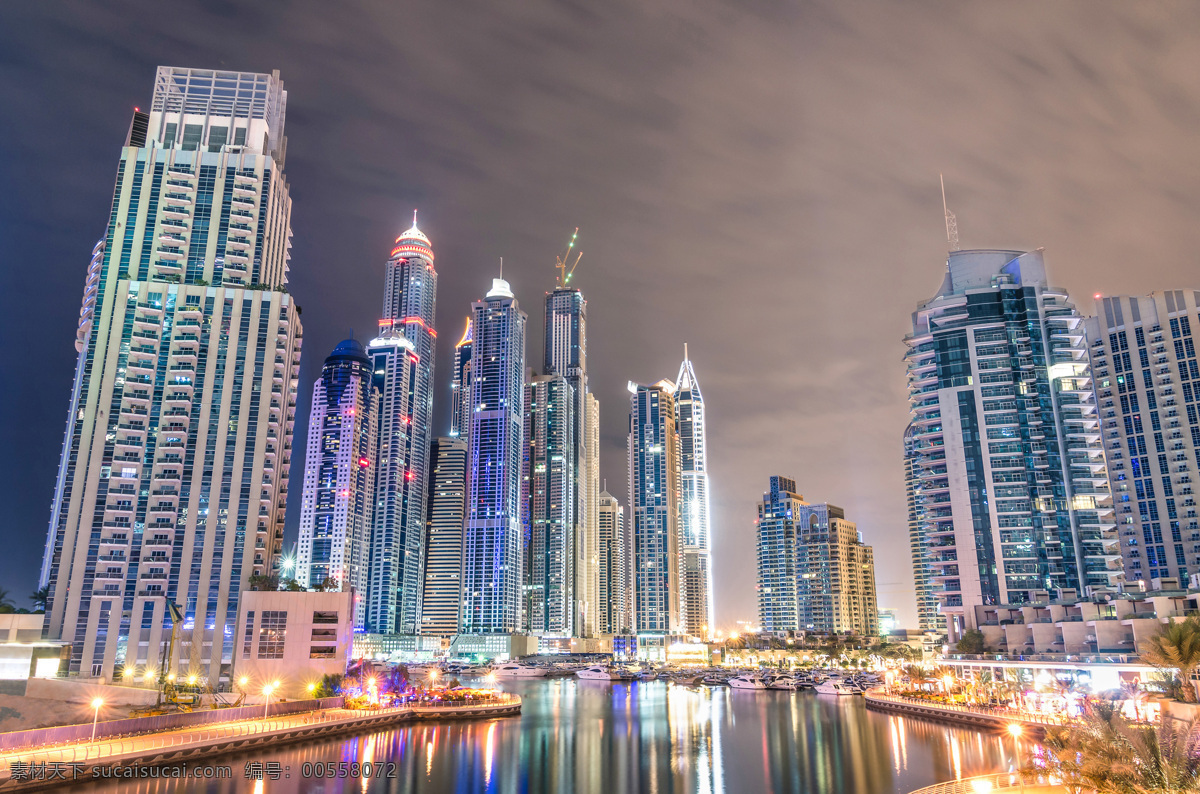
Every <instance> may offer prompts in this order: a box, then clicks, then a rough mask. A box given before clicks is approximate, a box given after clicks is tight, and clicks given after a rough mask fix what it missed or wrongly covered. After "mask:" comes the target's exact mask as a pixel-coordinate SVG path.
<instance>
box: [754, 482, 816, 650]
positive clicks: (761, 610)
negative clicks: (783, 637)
mask: <svg viewBox="0 0 1200 794" xmlns="http://www.w3.org/2000/svg"><path fill="white" fill-rule="evenodd" d="M802 504H805V502H804V497H802V496H800V494H799V493H797V492H796V481H795V480H791V479H788V478H787V477H772V478H771V490H769V491H768V492H767V493H765V494H763V498H762V501H761V502H760V503H759V505H758V520H757V521H756V522H755V523H756V524H757V548H756V558H757V562H758V583H757V586H756V589H757V591H758V622H759V625H760V626H762V630H763V631H770V632H776V633H782V632H788V631H797V630H798V629H799V628H800V617H799V613H800V605H799V603H798V602H797V600H796V598H797V595H796V593H797V585H798V580H797V578H796V542H797V534H798V533H797V528H796V521H797V517H798V515H799V510H800V505H802Z"/></svg>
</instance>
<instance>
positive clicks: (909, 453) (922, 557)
mask: <svg viewBox="0 0 1200 794" xmlns="http://www.w3.org/2000/svg"><path fill="white" fill-rule="evenodd" d="M914 430H915V428H914V426H913V425H911V424H910V425H909V426H908V427H907V428H906V429H905V431H904V495H905V504H906V505H907V517H908V545H909V553H910V554H911V555H912V564H913V583H914V584H915V585H916V597H917V624H918V626H919V628H920V629H921V631H934V632H941V631H944V630H945V627H944V626H943V625H942V620H941V616H940V615H938V600H937V597H936V596H935V595H934V593H933V583H932V582H931V581H930V577H929V561H928V557H929V553H930V550H929V548H928V547H927V546H926V545H925V536H924V533H923V530H922V527H923V526H924V525H925V521H926V516H925V501H924V498H923V497H922V495H921V490H920V487H919V485H920V480H919V479H918V478H917V475H916V466H915V462H916V446H915V443H914Z"/></svg>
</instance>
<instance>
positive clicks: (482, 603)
mask: <svg viewBox="0 0 1200 794" xmlns="http://www.w3.org/2000/svg"><path fill="white" fill-rule="evenodd" d="M471 308H472V311H473V315H472V321H471V326H472V330H473V335H474V342H473V346H472V355H471V374H472V377H471V430H470V433H469V434H468V441H467V444H468V454H467V467H468V477H467V517H466V529H465V532H464V538H463V610H462V614H461V616H460V621H461V626H462V631H463V633H468V634H501V633H511V632H514V631H517V630H518V629H519V627H520V622H521V621H520V619H521V588H522V578H523V577H522V573H523V567H522V563H521V517H520V498H521V455H522V444H521V440H522V430H523V424H524V402H525V322H526V316H525V313H524V312H522V311H521V309H520V307H519V306H518V304H517V299H516V298H515V297H514V296H513V293H512V289H511V287H509V285H508V282H506V281H504V280H503V279H494V280H493V282H492V289H491V290H490V291H489V292H488V293H487V295H486V296H485V297H484V299H483V300H480V301H476V302H474V303H472V304H471Z"/></svg>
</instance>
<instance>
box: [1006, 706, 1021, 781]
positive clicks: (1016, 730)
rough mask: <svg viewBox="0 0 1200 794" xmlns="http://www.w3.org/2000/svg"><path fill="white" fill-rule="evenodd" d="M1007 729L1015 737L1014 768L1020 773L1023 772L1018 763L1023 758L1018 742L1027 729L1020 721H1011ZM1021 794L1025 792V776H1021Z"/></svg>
mask: <svg viewBox="0 0 1200 794" xmlns="http://www.w3.org/2000/svg"><path fill="white" fill-rule="evenodd" d="M1007 730H1008V735H1009V736H1011V737H1013V769H1014V770H1016V772H1017V774H1018V775H1019V774H1021V770H1020V768H1019V767H1018V764H1019V763H1020V760H1021V746H1020V744H1018V742H1019V740H1020V738H1021V734H1022V733H1024V732H1025V729H1024V728H1023V727H1022V726H1021V723H1019V722H1010V723H1009V724H1008V729H1007ZM1021 794H1025V778H1021Z"/></svg>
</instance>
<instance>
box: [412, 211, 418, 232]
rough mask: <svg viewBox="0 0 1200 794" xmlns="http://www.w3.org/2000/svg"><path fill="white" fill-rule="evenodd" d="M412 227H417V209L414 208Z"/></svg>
mask: <svg viewBox="0 0 1200 794" xmlns="http://www.w3.org/2000/svg"><path fill="white" fill-rule="evenodd" d="M412 227H413V228H414V229H415V228H417V211H416V210H413V225H412Z"/></svg>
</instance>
